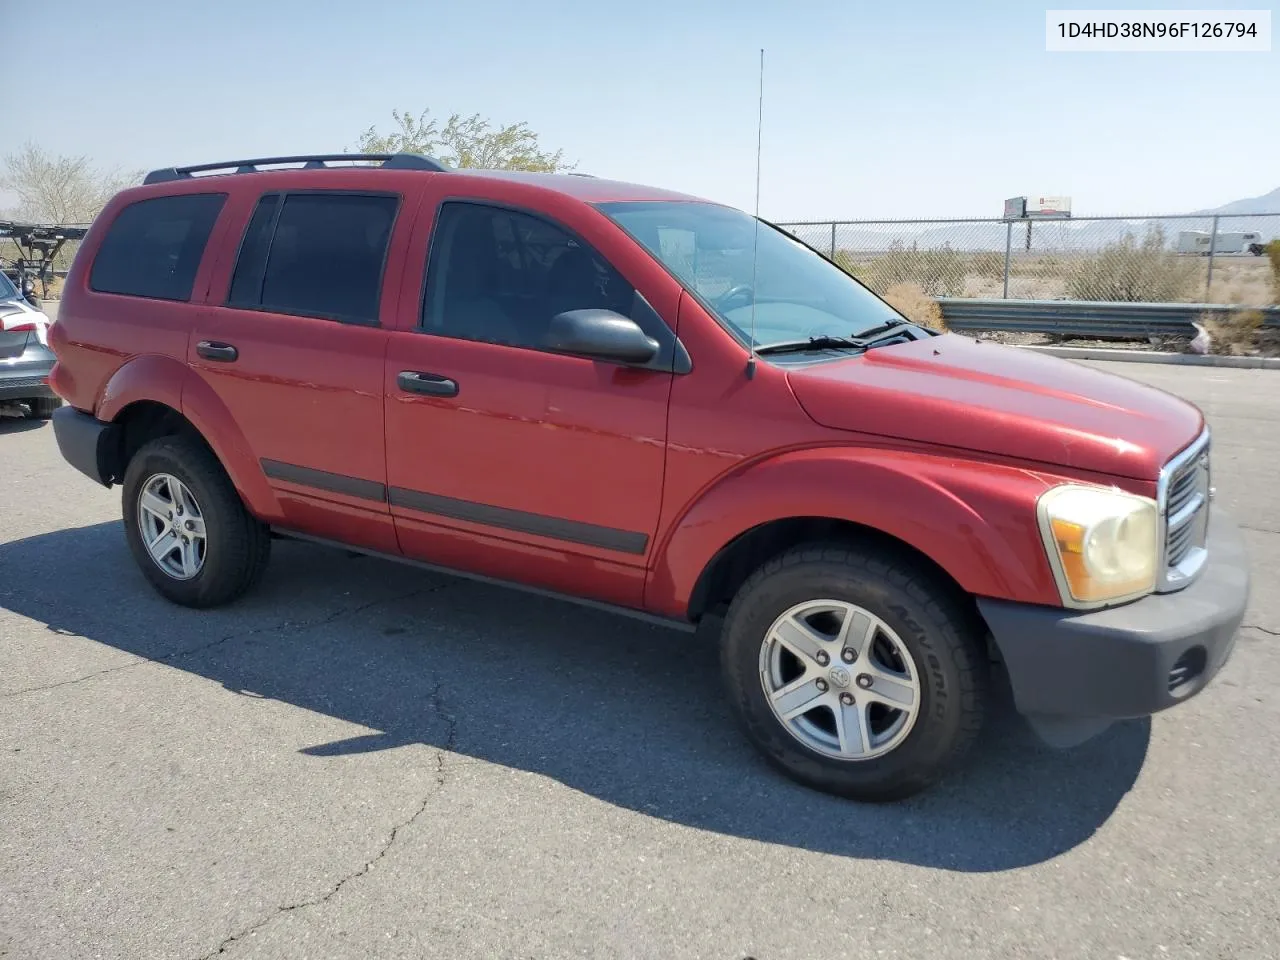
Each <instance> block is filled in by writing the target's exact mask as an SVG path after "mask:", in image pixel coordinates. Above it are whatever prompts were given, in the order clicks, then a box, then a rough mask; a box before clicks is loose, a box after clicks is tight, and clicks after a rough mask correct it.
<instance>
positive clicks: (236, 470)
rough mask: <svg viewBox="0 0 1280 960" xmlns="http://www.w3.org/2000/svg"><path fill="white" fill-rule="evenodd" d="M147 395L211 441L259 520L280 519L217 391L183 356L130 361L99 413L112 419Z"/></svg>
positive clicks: (272, 494)
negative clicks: (195, 371) (180, 358)
mask: <svg viewBox="0 0 1280 960" xmlns="http://www.w3.org/2000/svg"><path fill="white" fill-rule="evenodd" d="M142 400H147V401H151V402H152V403H160V404H163V405H164V406H166V407H169V408H170V409H172V410H176V411H177V412H178V413H180V414H182V416H183V417H185V418H186V420H187V421H188V422H189V423H190V424H191V425H192V426H193V427H194V428H195V429H196V431H197V432H198V433H199V434H200V436H201V437H203V438H204V441H205V442H206V443H207V444H209V447H210V448H211V449H212V450H213V452H214V455H215V456H216V457H217V458H218V460H219V462H221V464H222V467H223V469H224V470H226V471H227V475H228V476H229V477H230V478H231V482H232V484H233V485H234V486H235V488H236V491H237V492H238V493H239V494H240V496H241V498H243V500H244V502H245V504H246V505H247V506H248V508H249V510H250V512H251V513H253V514H254V515H255V516H256V517H258V519H260V520H263V521H266V522H268V523H270V522H279V521H280V520H282V519H283V512H282V510H281V508H280V502H279V500H278V499H277V497H276V495H275V492H274V491H273V490H272V489H271V486H270V484H269V483H268V482H267V477H266V474H265V473H263V471H262V467H261V465H260V464H259V463H258V461H257V459H256V458H255V457H254V456H253V450H252V448H251V447H250V446H249V442H248V441H247V440H246V439H245V437H244V434H243V433H242V432H241V431H240V428H239V427H238V426H237V425H236V422H235V418H234V417H233V416H232V415H231V411H229V410H228V409H227V407H226V404H224V403H223V402H222V399H221V398H220V397H219V396H218V394H217V393H216V392H215V391H214V390H213V388H212V387H210V386H209V384H208V383H206V382H205V381H204V380H203V379H201V378H200V377H199V376H198V375H197V374H195V373H194V372H193V371H192V370H191V368H190V367H188V366H187V365H186V364H185V363H183V362H182V361H180V360H175V359H173V358H172V357H166V356H161V355H158V354H145V355H142V356H138V357H134V358H133V359H131V360H129V361H127V362H125V363H124V364H123V365H122V366H121V367H120V368H119V369H118V370H116V372H115V373H114V374H112V375H111V378H110V379H109V380H108V381H107V383H106V386H105V387H104V388H103V391H102V396H101V398H100V399H99V401H98V404H97V408H96V410H95V411H94V415H95V416H96V417H97V418H98V419H99V420H101V421H103V422H107V423H110V422H112V421H114V420H115V419H116V418H117V417H119V416H120V414H121V413H123V412H124V410H125V409H126V408H127V407H128V406H129V405H130V404H133V403H137V402H139V401H142Z"/></svg>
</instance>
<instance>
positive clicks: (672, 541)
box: [646, 447, 1058, 620]
mask: <svg viewBox="0 0 1280 960" xmlns="http://www.w3.org/2000/svg"><path fill="white" fill-rule="evenodd" d="M1051 482H1052V481H1051V480H1050V479H1049V478H1047V477H1045V476H1043V475H1040V474H1037V473H1035V472H1033V471H1029V470H1026V469H1025V468H1021V467H1013V466H1006V465H1002V464H997V463H990V462H983V461H977V460H966V459H961V458H959V457H956V456H943V455H938V454H933V453H930V452H928V451H923V450H905V449H885V448H854V447H842V448H817V449H809V450H801V451H793V452H790V453H787V454H782V455H779V456H776V457H773V458H770V459H768V460H765V461H762V462H760V463H758V464H755V465H752V466H749V467H747V468H746V469H744V470H741V471H739V472H736V473H734V474H731V475H729V476H727V477H725V478H724V479H722V480H720V481H719V482H717V483H716V484H714V485H712V486H711V487H710V488H708V489H707V490H705V491H704V492H702V493H701V495H699V496H698V497H696V498H694V499H693V502H692V503H691V504H690V505H689V506H688V507H687V509H685V510H684V511H683V513H682V515H681V516H679V518H678V519H676V520H675V521H673V523H672V524H671V527H670V528H669V530H668V532H667V533H666V535H665V537H664V540H663V544H662V547H661V548H660V550H659V552H658V554H657V556H656V557H655V562H654V566H653V567H652V569H651V571H650V576H649V581H648V584H647V592H646V605H647V606H648V607H649V608H650V609H651V610H653V611H654V612H660V613H663V614H665V615H667V616H678V617H688V618H690V619H694V620H696V619H698V618H699V617H701V616H703V615H705V614H706V613H707V611H708V610H714V609H715V608H716V605H717V604H718V603H720V602H723V600H724V597H723V593H724V591H725V590H727V589H729V588H730V587H736V586H738V585H740V584H741V582H742V580H743V579H745V576H744V575H743V573H742V567H743V566H747V565H750V563H752V562H755V561H757V560H758V561H759V562H760V563H762V562H764V560H765V559H768V556H769V555H772V554H773V553H777V552H780V551H781V550H785V549H789V548H790V547H793V546H795V545H796V544H798V543H800V542H805V541H809V540H830V539H835V540H838V541H840V542H844V543H849V542H855V543H875V544H877V545H879V546H881V547H883V548H885V549H889V550H891V551H894V552H896V553H898V554H899V555H901V556H904V557H908V558H910V559H911V560H913V561H914V562H916V564H917V565H918V566H921V568H922V569H924V570H926V571H927V572H928V573H930V574H931V575H934V576H936V577H938V578H939V580H940V582H943V583H947V584H950V585H951V586H952V587H954V588H957V589H959V590H961V591H963V592H964V593H965V594H967V595H970V596H993V597H999V598H1003V599H1011V600H1022V601H1026V602H1039V603H1050V604H1053V603H1057V602H1058V593H1057V588H1056V586H1055V584H1054V581H1053V574H1052V571H1051V570H1050V568H1049V565H1048V560H1047V557H1046V556H1045V553H1044V547H1043V544H1042V540H1041V536H1040V533H1039V529H1038V526H1037V524H1036V513H1035V503H1036V500H1037V498H1038V496H1039V495H1040V493H1042V492H1043V491H1044V490H1045V489H1048V487H1049V486H1050V485H1051ZM756 565H757V566H758V563H757V564H756ZM749 572H750V571H748V574H749Z"/></svg>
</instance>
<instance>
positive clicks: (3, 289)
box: [0, 273, 18, 300]
mask: <svg viewBox="0 0 1280 960" xmlns="http://www.w3.org/2000/svg"><path fill="white" fill-rule="evenodd" d="M17 299H18V288H17V287H15V286H14V285H13V284H12V283H10V282H9V278H8V277H6V276H5V275H4V274H3V273H0V300H17Z"/></svg>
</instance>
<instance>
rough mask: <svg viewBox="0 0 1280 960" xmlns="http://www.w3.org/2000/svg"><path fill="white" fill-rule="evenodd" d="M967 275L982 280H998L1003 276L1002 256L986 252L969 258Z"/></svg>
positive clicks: (1001, 254)
mask: <svg viewBox="0 0 1280 960" xmlns="http://www.w3.org/2000/svg"><path fill="white" fill-rule="evenodd" d="M969 273H970V274H971V275H972V276H975V277H981V278H983V279H984V280H999V279H1000V278H1002V277H1003V276H1004V254H1003V253H995V252H994V251H987V252H985V253H975V254H972V255H971V256H970V257H969Z"/></svg>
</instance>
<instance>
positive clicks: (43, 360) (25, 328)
mask: <svg viewBox="0 0 1280 960" xmlns="http://www.w3.org/2000/svg"><path fill="white" fill-rule="evenodd" d="M48 330H49V318H48V317H47V316H46V315H45V314H44V312H43V311H41V310H38V309H36V307H34V306H32V304H31V303H30V302H29V301H28V299H27V297H25V296H23V294H22V291H20V290H19V289H18V288H17V287H16V286H14V284H13V282H12V281H11V280H10V279H9V278H8V277H7V276H6V275H5V274H4V273H0V410H3V411H5V412H15V411H16V412H19V413H22V412H23V411H26V412H29V413H30V415H31V416H33V417H37V418H40V419H42V420H47V419H48V418H49V417H51V416H53V411H54V410H55V409H57V408H58V407H59V406H61V405H62V401H61V399H59V397H58V395H57V394H56V393H55V392H54V391H53V388H52V387H50V386H49V374H50V373H51V372H52V371H53V364H54V355H53V351H52V350H50V349H49V341H48ZM19 406H21V407H22V408H23V411H18V410H17V408H18V407H19Z"/></svg>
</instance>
